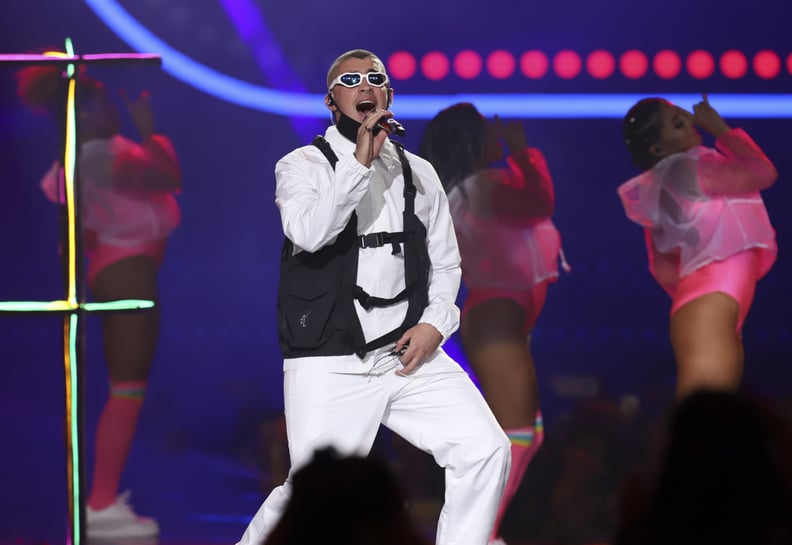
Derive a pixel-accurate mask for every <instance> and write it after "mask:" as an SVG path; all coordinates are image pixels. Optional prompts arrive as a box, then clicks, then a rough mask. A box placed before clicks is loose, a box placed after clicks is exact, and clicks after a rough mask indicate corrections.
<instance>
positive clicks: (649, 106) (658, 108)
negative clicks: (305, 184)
mask: <svg viewBox="0 0 792 545" xmlns="http://www.w3.org/2000/svg"><path fill="white" fill-rule="evenodd" d="M664 105H665V106H667V105H669V102H668V101H667V100H665V99H663V98H658V97H650V98H644V99H641V100H639V101H638V102H637V103H636V104H635V105H634V106H633V107H632V108H630V111H628V112H627V115H625V116H624V123H623V125H622V135H623V136H624V144H625V145H626V146H627V150H628V151H629V152H630V155H631V156H632V161H633V163H634V164H635V165H636V166H637V167H638V168H640V169H641V170H648V169H650V168H652V167H653V166H654V165H655V164H656V163H657V161H659V160H660V158H659V157H657V156H656V155H655V154H653V153H652V151H651V150H652V146H654V145H655V144H656V143H657V141H658V140H659V139H660V133H661V131H662V130H663V117H662V114H663V106H664Z"/></svg>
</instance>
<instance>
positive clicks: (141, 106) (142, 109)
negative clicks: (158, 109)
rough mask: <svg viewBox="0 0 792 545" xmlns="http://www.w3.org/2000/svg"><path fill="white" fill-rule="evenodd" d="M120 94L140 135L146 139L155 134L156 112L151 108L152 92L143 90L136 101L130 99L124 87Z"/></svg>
mask: <svg viewBox="0 0 792 545" xmlns="http://www.w3.org/2000/svg"><path fill="white" fill-rule="evenodd" d="M119 94H120V95H121V100H123V101H124V105H125V106H126V109H127V111H128V112H129V117H131V118H132V122H133V123H134V124H135V127H137V130H138V132H139V133H140V136H141V137H142V138H143V140H146V139H147V138H149V137H150V136H151V135H152V134H154V112H153V111H152V109H151V93H149V92H148V91H143V92H142V93H140V96H139V97H138V99H137V100H136V101H135V102H132V101H131V100H130V99H129V96H127V94H126V91H124V90H123V89H122V90H121V91H120V92H119Z"/></svg>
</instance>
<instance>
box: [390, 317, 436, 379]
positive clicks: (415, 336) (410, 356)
mask: <svg viewBox="0 0 792 545" xmlns="http://www.w3.org/2000/svg"><path fill="white" fill-rule="evenodd" d="M442 340H443V336H442V335H441V334H440V332H439V331H437V329H435V327H434V326H433V325H430V324H426V323H420V324H418V325H416V326H413V327H411V328H410V329H408V330H407V331H405V332H404V335H402V336H401V338H400V339H399V340H398V341H396V347H395V348H394V351H395V352H400V351H401V350H402V349H403V348H404V347H405V346H406V347H407V348H406V350H405V351H404V353H403V354H402V355H401V356H400V357H399V360H401V362H402V365H404V367H403V368H402V369H400V370H398V371H396V374H399V375H409V374H410V373H412V372H413V371H415V369H416V368H417V367H418V366H419V365H421V364H422V363H423V362H425V361H426V360H427V359H429V356H431V355H432V354H434V353H435V350H437V347H438V346H440V342H441V341H442Z"/></svg>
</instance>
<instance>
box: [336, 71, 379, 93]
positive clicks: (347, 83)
mask: <svg viewBox="0 0 792 545" xmlns="http://www.w3.org/2000/svg"><path fill="white" fill-rule="evenodd" d="M363 78H366V81H367V82H368V84H369V85H371V86H372V87H382V86H383V85H385V84H386V83H388V76H387V75H386V74H384V73H382V72H366V73H365V74H361V73H360V72H344V73H343V74H341V75H340V76H338V77H337V78H336V79H334V80H333V81H331V82H330V85H329V86H328V87H327V88H328V89H332V88H333V87H335V86H336V85H343V86H344V87H349V88H351V87H357V86H358V85H360V84H361V83H362V82H363Z"/></svg>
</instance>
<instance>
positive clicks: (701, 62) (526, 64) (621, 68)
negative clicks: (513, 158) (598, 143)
mask: <svg viewBox="0 0 792 545" xmlns="http://www.w3.org/2000/svg"><path fill="white" fill-rule="evenodd" d="M386 64H387V66H388V73H389V74H390V76H391V77H392V78H393V79H396V80H407V79H410V78H412V77H413V76H415V75H416V73H417V72H418V69H419V68H420V71H421V73H422V74H423V76H424V77H426V78H427V79H429V80H433V81H438V80H441V79H444V78H446V77H448V76H449V75H450V74H451V71H452V70H453V72H454V74H455V75H457V76H458V77H460V78H463V79H474V78H477V77H479V76H481V75H482V73H483V71H484V70H486V72H487V74H489V75H490V76H491V77H493V78H496V79H506V78H510V77H512V76H513V75H514V74H515V73H516V72H517V70H518V68H519V71H520V72H521V73H522V75H524V76H525V77H526V78H529V79H540V78H543V77H545V76H547V75H548V74H549V73H550V71H551V70H552V72H553V73H554V74H555V75H556V76H558V77H559V78H561V79H573V78H576V77H578V76H580V75H581V74H582V73H583V70H584V69H585V71H586V72H587V73H588V75H589V76H591V77H593V78H595V79H606V78H609V77H611V76H614V75H616V72H617V71H618V72H619V73H621V75H622V76H624V77H626V78H629V79H640V78H643V77H645V76H647V75H649V73H650V70H651V71H652V72H654V74H655V75H657V76H658V77H660V78H662V79H673V78H676V77H677V76H680V75H681V74H682V71H683V69H684V71H685V72H686V73H687V74H688V75H690V76H691V77H693V78H696V79H706V78H709V77H712V76H713V75H715V71H716V70H717V69H719V70H720V73H721V74H723V75H724V76H726V77H727V78H730V79H739V78H742V77H745V76H747V75H748V72H749V70H751V69H752V70H753V72H754V74H756V75H757V76H759V77H760V78H762V79H773V78H777V77H779V76H780V75H781V72H782V69H783V64H784V61H782V58H781V56H780V55H779V54H778V53H776V52H775V51H771V50H767V49H766V50H763V51H759V52H758V53H756V54H754V55H753V57H752V58H751V59H750V60H749V57H748V55H746V54H745V53H743V52H742V51H738V50H736V49H732V50H729V51H726V52H725V53H723V54H721V55H720V57H718V59H717V60H716V58H715V56H714V55H713V54H711V53H709V52H708V51H704V50H697V51H693V52H691V53H688V54H687V55H686V56H685V57H684V59H683V58H682V56H681V55H679V54H678V53H677V52H675V51H672V50H670V49H665V50H663V51H659V52H657V53H655V54H654V55H653V56H652V57H651V59H650V58H649V56H648V55H647V54H646V53H644V52H643V51H639V50H637V49H632V50H629V51H625V52H624V53H622V54H621V55H619V56H618V58H617V57H616V55H614V54H613V53H611V52H610V51H606V50H604V49H598V50H596V51H592V52H591V53H589V54H588V55H586V56H585V58H584V57H582V56H581V55H580V54H578V53H576V52H575V51H572V50H569V49H565V50H562V51H559V52H558V53H556V54H555V55H553V56H552V57H550V56H548V55H547V54H545V53H543V52H542V51H538V50H531V51H526V52H525V53H523V54H522V55H520V56H519V58H517V57H515V55H513V54H512V53H510V52H509V51H503V50H499V51H493V52H492V53H490V54H488V55H487V56H486V58H483V57H482V55H481V54H479V53H478V52H476V51H472V50H465V51H460V52H459V53H457V54H456V55H455V56H454V57H453V58H450V57H449V56H448V55H446V54H445V53H441V52H439V51H432V52H429V53H426V54H425V55H423V56H422V57H420V58H416V56H415V55H413V54H412V53H409V52H407V51H397V52H395V53H393V54H392V55H391V56H390V57H388V60H387V63H386ZM786 69H787V71H788V72H789V73H790V74H792V53H790V54H789V55H788V56H787V58H786Z"/></svg>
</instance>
